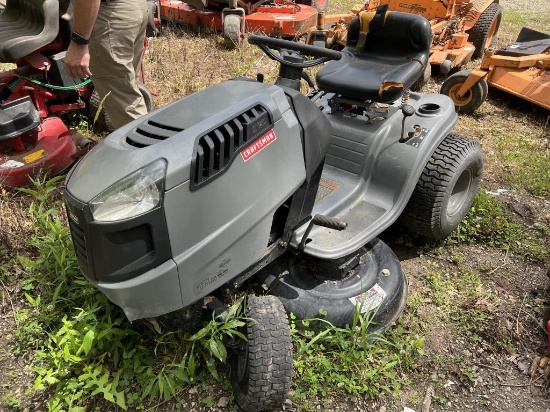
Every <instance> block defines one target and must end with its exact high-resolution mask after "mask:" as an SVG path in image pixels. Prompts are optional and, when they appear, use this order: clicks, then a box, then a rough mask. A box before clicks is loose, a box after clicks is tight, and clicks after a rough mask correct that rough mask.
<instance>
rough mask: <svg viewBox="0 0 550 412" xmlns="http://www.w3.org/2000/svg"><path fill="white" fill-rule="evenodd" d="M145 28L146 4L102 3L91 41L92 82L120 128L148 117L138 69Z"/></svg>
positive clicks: (125, 0)
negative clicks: (145, 115)
mask: <svg viewBox="0 0 550 412" xmlns="http://www.w3.org/2000/svg"><path fill="white" fill-rule="evenodd" d="M146 25H147V3H146V1H145V0H139V1H136V0H115V1H113V2H111V3H110V4H106V3H102V4H101V7H100V10H99V14H98V17H97V20H96V24H95V25H94V31H93V33H92V37H91V39H90V71H91V72H92V81H93V84H94V87H95V88H96V89H97V92H98V93H99V96H100V97H101V98H102V99H103V98H105V100H104V107H105V109H106V111H107V114H108V115H109V117H110V118H111V120H112V122H113V125H114V126H115V127H117V128H118V127H121V126H123V125H125V124H126V123H128V122H130V121H132V120H134V119H137V118H139V117H140V116H143V115H144V114H146V113H147V108H146V106H145V101H144V100H143V96H142V95H141V92H140V91H139V88H138V81H139V78H138V75H139V64H140V63H139V64H138V65H137V66H138V71H137V72H136V68H135V67H136V60H137V59H136V54H138V53H139V58H141V53H142V49H143V41H144V37H145V29H146Z"/></svg>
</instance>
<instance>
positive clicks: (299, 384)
mask: <svg viewBox="0 0 550 412" xmlns="http://www.w3.org/2000/svg"><path fill="white" fill-rule="evenodd" d="M291 321H292V322H291V330H292V333H293V336H294V342H295V360H294V368H295V373H294V375H295V386H296V389H295V398H296V400H297V401H299V402H302V403H303V404H304V405H303V406H304V408H306V409H307V407H308V402H307V399H308V398H315V397H327V396H328V397H330V396H337V395H341V394H342V393H346V394H348V395H350V396H359V395H363V396H369V397H377V396H379V395H381V394H383V393H394V392H399V391H400V388H401V387H402V386H403V385H405V384H407V383H408V379H407V378H406V374H404V373H402V372H403V371H405V370H407V369H408V368H410V367H412V366H413V365H414V363H415V361H416V360H417V359H418V357H419V356H421V355H422V353H423V349H422V347H423V343H424V339H423V338H422V337H417V336H412V335H411V334H409V333H408V332H407V331H406V329H405V328H404V327H402V326H400V325H398V326H397V327H395V328H392V330H391V331H387V332H386V333H385V335H384V337H382V336H380V335H379V334H377V333H372V332H370V331H369V328H371V327H372V326H373V324H372V319H371V318H370V317H368V316H367V317H366V316H364V315H361V314H360V313H359V312H358V311H357V312H356V315H355V317H354V322H353V325H352V326H351V327H350V328H338V327H335V326H333V325H331V324H330V323H328V322H327V321H325V320H324V319H323V318H322V314H321V317H320V318H316V319H306V320H297V319H296V318H295V316H293V315H291ZM320 324H322V325H323V327H322V328H321V329H319V325H320ZM312 325H316V328H315V329H311V326H312Z"/></svg>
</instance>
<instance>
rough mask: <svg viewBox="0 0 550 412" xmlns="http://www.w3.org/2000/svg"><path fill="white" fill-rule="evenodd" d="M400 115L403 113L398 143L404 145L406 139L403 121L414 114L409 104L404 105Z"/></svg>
mask: <svg viewBox="0 0 550 412" xmlns="http://www.w3.org/2000/svg"><path fill="white" fill-rule="evenodd" d="M401 113H403V121H402V122H401V138H400V139H399V143H405V141H406V140H407V139H405V120H406V119H407V117H410V116H412V115H413V114H414V107H412V106H411V105H410V104H404V105H403V107H402V108H401Z"/></svg>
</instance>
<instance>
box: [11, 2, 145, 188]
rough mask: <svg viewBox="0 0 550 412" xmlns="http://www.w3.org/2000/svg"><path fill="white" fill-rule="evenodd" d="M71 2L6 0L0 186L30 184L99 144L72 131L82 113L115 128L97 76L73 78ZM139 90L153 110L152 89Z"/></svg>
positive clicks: (58, 169) (65, 166)
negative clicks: (70, 119) (68, 65)
mask: <svg viewBox="0 0 550 412" xmlns="http://www.w3.org/2000/svg"><path fill="white" fill-rule="evenodd" d="M68 9H69V1H68V0H62V1H60V0H7V2H6V7H5V9H4V10H3V11H2V12H0V63H14V64H15V65H16V68H15V69H12V70H5V71H1V72H0V187H2V188H4V189H10V188H13V187H17V186H24V185H26V184H28V183H29V182H30V178H36V177H38V176H40V175H41V174H44V173H48V174H49V175H55V174H57V173H60V172H62V171H64V170H66V169H67V168H68V167H69V166H70V165H71V164H72V163H73V162H74V160H75V158H77V157H79V156H81V155H82V154H84V153H85V152H86V151H87V150H88V149H89V147H90V146H91V145H92V143H93V142H91V141H90V140H88V139H86V138H84V136H82V135H81V134H79V133H78V132H77V131H75V130H71V129H68V128H67V126H66V124H65V122H64V121H63V119H62V118H63V117H64V115H67V114H69V113H74V112H75V111H83V112H84V113H88V114H89V115H90V118H92V119H97V120H98V124H99V125H103V126H105V127H106V128H107V130H109V131H112V129H113V128H112V127H109V125H110V119H109V118H108V116H107V115H106V114H105V112H104V111H103V112H101V113H100V115H99V116H96V114H97V112H98V109H99V107H100V103H101V102H100V98H99V95H98V94H97V92H95V91H94V89H93V85H92V83H91V79H76V80H75V79H72V78H71V77H70V76H69V75H68V74H67V72H66V70H65V63H64V57H65V52H66V50H67V47H68V44H69V41H70V40H69V37H70V33H71V28H70V17H69V13H68ZM140 90H141V91H142V94H143V96H144V98H145V102H146V105H147V107H148V109H149V110H150V108H151V106H152V98H151V94H150V92H149V91H148V90H147V89H146V88H145V86H143V85H141V86H140Z"/></svg>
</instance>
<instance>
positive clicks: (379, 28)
mask: <svg viewBox="0 0 550 412" xmlns="http://www.w3.org/2000/svg"><path fill="white" fill-rule="evenodd" d="M366 14H368V13H366ZM362 29H364V28H361V18H360V16H357V17H356V18H354V19H353V20H352V22H351V23H350V26H349V28H348V36H347V47H349V48H355V49H356V50H355V54H356V55H357V57H358V58H369V56H377V57H379V58H383V57H386V56H387V57H392V58H399V57H408V58H415V59H418V60H420V61H422V62H427V61H428V57H429V54H430V47H431V37H432V32H431V27H429V25H426V20H425V19H424V18H423V17H421V16H418V15H415V14H411V13H403V12H395V11H394V12H390V11H388V6H387V4H385V5H383V6H380V7H378V9H377V10H376V13H375V14H374V16H372V19H370V24H368V29H367V30H368V31H367V32H366V33H363V34H362V33H361V30H362ZM362 35H363V36H365V38H364V39H361V37H362ZM361 40H363V41H364V45H363V46H362V47H360V48H357V45H358V42H360V41H361ZM363 54H364V55H363Z"/></svg>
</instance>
